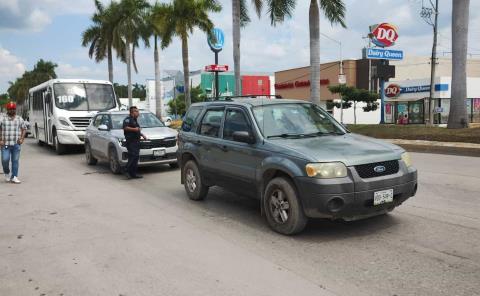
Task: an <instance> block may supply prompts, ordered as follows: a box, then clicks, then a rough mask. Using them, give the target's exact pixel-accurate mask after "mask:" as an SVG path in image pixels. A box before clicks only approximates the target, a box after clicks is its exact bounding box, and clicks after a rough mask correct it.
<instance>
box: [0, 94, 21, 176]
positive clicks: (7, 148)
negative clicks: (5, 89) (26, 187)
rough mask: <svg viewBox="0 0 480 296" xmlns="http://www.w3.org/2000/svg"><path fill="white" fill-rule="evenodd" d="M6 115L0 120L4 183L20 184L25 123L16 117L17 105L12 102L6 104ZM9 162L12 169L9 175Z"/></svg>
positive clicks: (0, 145)
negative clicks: (19, 173) (19, 169)
mask: <svg viewBox="0 0 480 296" xmlns="http://www.w3.org/2000/svg"><path fill="white" fill-rule="evenodd" d="M6 107H7V115H6V116H3V117H2V118H0V147H1V150H2V166H3V173H4V174H5V181H6V182H12V183H15V184H20V183H21V182H20V180H19V179H18V166H19V160H20V150H21V145H22V144H23V140H24V139H25V131H26V130H27V128H26V125H25V122H24V121H23V119H22V118H21V117H20V116H17V114H16V111H17V105H16V104H15V103H13V102H10V103H8V104H7V106H6ZM10 162H11V163H12V169H11V174H10Z"/></svg>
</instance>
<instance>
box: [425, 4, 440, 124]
mask: <svg viewBox="0 0 480 296" xmlns="http://www.w3.org/2000/svg"><path fill="white" fill-rule="evenodd" d="M429 2H430V5H431V7H425V6H424V5H423V3H422V11H421V12H420V16H421V17H422V18H423V19H424V20H425V22H426V23H427V24H429V25H430V26H432V27H433V46H432V58H431V62H430V63H431V65H430V66H431V67H430V96H429V98H428V99H429V101H428V125H430V126H433V124H434V111H435V106H434V104H433V94H434V92H435V70H436V67H437V35H438V0H435V4H433V2H432V0H429ZM432 15H433V17H434V19H433V20H432ZM437 104H438V106H439V107H440V99H439V100H438V103H437ZM439 123H440V122H439Z"/></svg>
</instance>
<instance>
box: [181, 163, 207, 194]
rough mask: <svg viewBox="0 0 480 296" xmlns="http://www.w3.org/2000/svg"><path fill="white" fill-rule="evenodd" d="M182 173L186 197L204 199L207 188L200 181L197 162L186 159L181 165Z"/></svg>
mask: <svg viewBox="0 0 480 296" xmlns="http://www.w3.org/2000/svg"><path fill="white" fill-rule="evenodd" d="M182 174H183V179H184V180H185V182H184V186H185V191H186V192H187V195H188V198H190V199H191V200H204V199H205V197H206V196H207V194H208V189H209V188H208V187H207V186H205V185H204V184H203V183H202V177H201V176H200V170H199V169H198V166H197V163H196V162H195V161H193V160H189V161H187V163H185V165H184V166H183V169H182Z"/></svg>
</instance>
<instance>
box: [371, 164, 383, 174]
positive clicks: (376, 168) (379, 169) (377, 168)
mask: <svg viewBox="0 0 480 296" xmlns="http://www.w3.org/2000/svg"><path fill="white" fill-rule="evenodd" d="M373 170H374V171H375V173H379V174H380V173H383V172H385V167H384V166H383V165H377V166H376V167H374V168H373Z"/></svg>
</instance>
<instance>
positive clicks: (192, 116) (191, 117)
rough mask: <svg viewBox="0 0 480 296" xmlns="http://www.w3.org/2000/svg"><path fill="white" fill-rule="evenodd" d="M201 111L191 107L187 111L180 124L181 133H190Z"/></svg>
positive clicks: (198, 108) (200, 108)
mask: <svg viewBox="0 0 480 296" xmlns="http://www.w3.org/2000/svg"><path fill="white" fill-rule="evenodd" d="M201 111H202V107H192V108H190V109H189V110H188V112H187V115H185V118H184V120H183V123H182V131H184V132H191V131H192V129H193V127H194V124H195V121H196V120H197V117H198V115H199V114H200V112H201Z"/></svg>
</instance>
